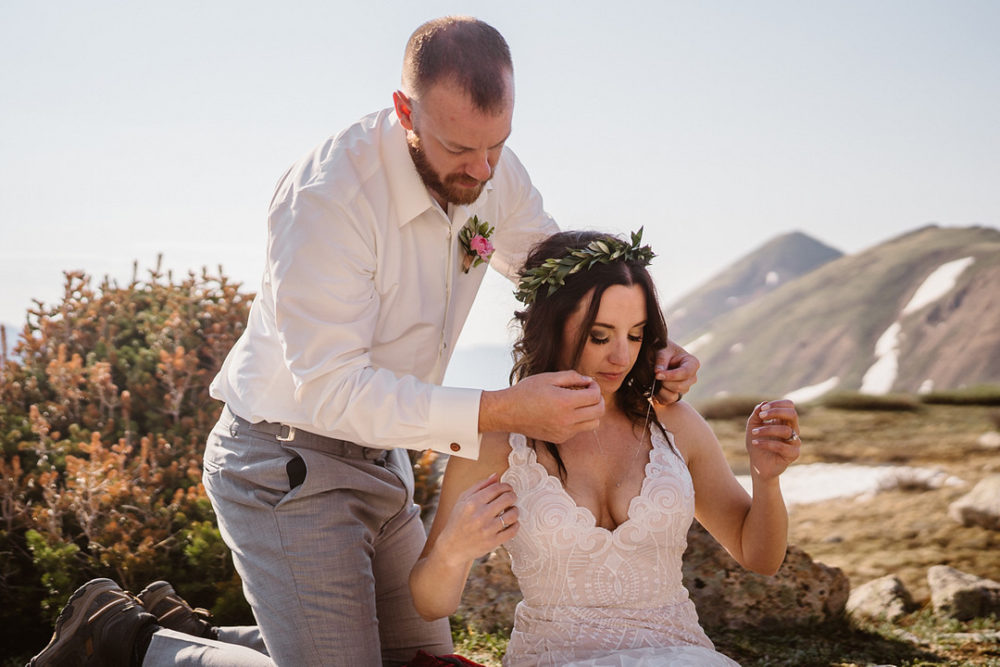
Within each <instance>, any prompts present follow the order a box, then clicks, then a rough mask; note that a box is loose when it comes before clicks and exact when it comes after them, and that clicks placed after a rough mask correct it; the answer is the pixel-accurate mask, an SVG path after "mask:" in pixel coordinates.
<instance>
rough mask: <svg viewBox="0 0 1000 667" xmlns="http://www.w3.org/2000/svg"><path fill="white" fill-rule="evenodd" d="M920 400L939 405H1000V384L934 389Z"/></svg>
mask: <svg viewBox="0 0 1000 667" xmlns="http://www.w3.org/2000/svg"><path fill="white" fill-rule="evenodd" d="M920 400H921V401H922V402H924V403H931V404H938V405H1000V386H998V385H993V384H984V385H976V386H974V387H965V388H962V389H951V390H948V391H933V392H931V393H929V394H924V395H923V396H921V397H920Z"/></svg>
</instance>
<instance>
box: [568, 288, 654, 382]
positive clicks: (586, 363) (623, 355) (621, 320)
mask: <svg viewBox="0 0 1000 667" xmlns="http://www.w3.org/2000/svg"><path fill="white" fill-rule="evenodd" d="M592 294H593V290H591V291H590V292H587V294H585V295H584V297H583V299H581V300H580V303H578V304H577V305H576V309H575V310H574V311H573V313H572V315H570V317H569V319H567V320H566V323H565V324H564V325H563V332H562V349H561V351H560V359H559V368H560V370H569V369H573V370H575V371H577V372H578V373H581V374H583V375H587V376H589V377H592V378H594V380H596V381H597V384H598V385H600V387H601V392H602V393H603V394H605V395H606V396H610V395H611V394H614V393H615V392H616V391H618V388H619V387H621V385H622V382H623V381H624V380H625V376H626V375H628V373H629V371H630V370H632V365H633V364H634V363H635V360H636V358H637V357H638V356H639V349H640V348H641V347H642V331H643V327H645V325H646V294H645V293H644V292H643V291H642V287H640V286H639V285H632V286H630V287H626V286H625V285H612V286H610V287H608V288H607V289H606V290H604V295H603V296H602V297H601V305H600V307H599V308H598V310H597V317H596V318H595V319H594V323H593V324H592V325H591V327H590V330H589V331H587V332H585V337H584V338H585V342H584V345H583V352H582V353H581V355H580V360H579V362H577V364H576V365H575V366H574V365H573V358H572V356H573V350H574V347H575V346H574V342H575V341H577V340H579V334H580V327H581V325H582V324H583V321H584V319H585V318H586V315H587V309H588V307H589V306H590V299H591V296H592Z"/></svg>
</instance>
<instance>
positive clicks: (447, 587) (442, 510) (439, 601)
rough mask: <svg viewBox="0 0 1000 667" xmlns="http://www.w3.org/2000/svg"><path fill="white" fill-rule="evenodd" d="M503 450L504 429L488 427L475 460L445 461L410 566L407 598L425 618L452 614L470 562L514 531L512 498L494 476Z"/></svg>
mask: <svg viewBox="0 0 1000 667" xmlns="http://www.w3.org/2000/svg"><path fill="white" fill-rule="evenodd" d="M509 451H510V447H509V445H508V444H507V434H505V433H488V434H486V435H484V436H483V444H482V447H481V448H480V455H479V460H477V461H471V460H469V459H461V458H458V457H454V456H453V457H451V459H449V461H448V467H447V468H446V469H445V474H444V481H443V482H442V484H441V496H440V498H439V500H438V508H437V513H436V514H435V515H434V523H433V524H432V525H431V531H430V534H429V535H428V536H427V543H426V544H425V545H424V550H423V552H422V553H421V554H420V558H418V559H417V562H416V564H415V565H414V566H413V569H412V570H411V572H410V592H411V594H412V595H413V603H414V606H415V607H416V609H417V612H418V613H419V614H420V615H421V616H422V617H423V618H424V619H426V620H433V619H436V618H442V617H444V616H448V615H450V614H452V613H453V612H454V611H455V610H456V609H457V608H458V603H459V602H460V601H461V599H462V591H463V589H464V588H465V580H466V578H467V577H468V576H469V570H470V568H471V567H472V562H473V561H474V560H475V559H476V558H479V557H480V556H482V555H483V554H486V553H489V552H490V551H492V550H493V549H496V548H497V547H498V546H500V545H501V544H503V543H504V542H506V541H507V540H509V539H510V538H512V537H513V536H514V535H516V534H517V529H518V523H517V519H518V511H517V508H516V507H515V506H514V502H515V501H516V500H517V498H516V496H515V495H514V491H513V490H512V489H511V487H510V485H508V484H505V483H502V482H500V481H499V480H500V475H502V474H503V472H504V471H505V470H506V469H507V454H508V453H509ZM501 514H502V518H501Z"/></svg>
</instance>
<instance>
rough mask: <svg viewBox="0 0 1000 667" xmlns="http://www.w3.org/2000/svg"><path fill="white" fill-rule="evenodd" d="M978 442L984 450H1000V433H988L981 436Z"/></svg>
mask: <svg viewBox="0 0 1000 667" xmlns="http://www.w3.org/2000/svg"><path fill="white" fill-rule="evenodd" d="M977 442H979V446H980V447H983V448H984V449H1000V431H987V432H986V433H983V434H982V435H981V436H979V439H978V440H977Z"/></svg>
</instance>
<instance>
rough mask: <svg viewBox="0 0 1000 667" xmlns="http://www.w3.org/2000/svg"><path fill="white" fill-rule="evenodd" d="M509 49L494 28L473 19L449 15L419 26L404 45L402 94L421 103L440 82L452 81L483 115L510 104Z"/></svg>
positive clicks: (510, 66) (510, 70)
mask: <svg viewBox="0 0 1000 667" xmlns="http://www.w3.org/2000/svg"><path fill="white" fill-rule="evenodd" d="M513 71H514V64H513V63H512V62H511V58H510V47H508V46H507V41H506V40H504V38H503V35H501V34H500V33H499V32H498V31H497V30H496V28H494V27H493V26H491V25H489V24H487V23H484V22H483V21H480V20H479V19H475V18H472V17H469V16H445V17H443V18H439V19H433V20H431V21H428V22H427V23H424V24H423V25H422V26H420V27H419V28H417V29H416V30H415V31H414V33H413V34H412V35H411V36H410V40H409V41H408V42H407V43H406V53H405V55H404V57H403V90H404V92H406V94H407V95H410V96H413V97H415V98H416V99H417V100H419V99H420V97H421V95H422V94H423V93H425V92H426V91H427V90H428V89H429V88H430V87H431V86H433V85H434V84H435V83H438V82H439V81H442V80H446V79H449V78H450V79H452V80H453V81H454V82H455V83H457V84H458V85H459V86H460V87H461V88H462V89H464V90H465V91H466V92H467V93H468V94H469V97H470V98H471V99H472V103H473V105H475V107H476V108H477V109H479V110H480V111H484V112H497V111H500V110H501V109H503V108H504V106H505V105H506V103H507V101H508V99H509V98H508V93H509V91H508V90H507V83H506V82H507V79H506V77H505V76H504V74H505V73H506V72H511V73H512V72H513Z"/></svg>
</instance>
